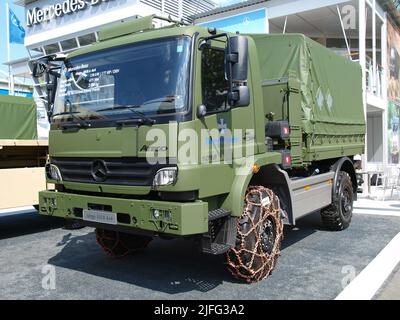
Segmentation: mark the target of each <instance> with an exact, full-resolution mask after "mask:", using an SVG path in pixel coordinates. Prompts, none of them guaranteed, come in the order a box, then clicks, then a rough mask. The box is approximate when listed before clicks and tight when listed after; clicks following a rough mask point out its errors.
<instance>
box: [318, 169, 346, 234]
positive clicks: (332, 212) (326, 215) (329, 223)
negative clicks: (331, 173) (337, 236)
mask: <svg viewBox="0 0 400 320" xmlns="http://www.w3.org/2000/svg"><path fill="white" fill-rule="evenodd" d="M353 196H354V191H353V184H352V182H351V178H350V176H349V174H348V173H347V172H344V171H340V172H339V176H338V180H337V186H336V191H335V194H334V196H333V201H332V204H331V205H330V206H329V207H327V208H325V209H322V210H321V218H322V222H323V223H324V225H325V227H326V228H328V229H329V230H332V231H341V230H344V229H347V228H348V227H349V225H350V222H351V218H352V216H353V199H354V197H353Z"/></svg>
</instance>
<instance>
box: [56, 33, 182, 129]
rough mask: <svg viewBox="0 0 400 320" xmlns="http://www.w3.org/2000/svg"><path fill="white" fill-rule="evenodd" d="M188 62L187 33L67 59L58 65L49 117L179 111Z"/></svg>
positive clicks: (69, 118)
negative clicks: (56, 81)
mask: <svg viewBox="0 0 400 320" xmlns="http://www.w3.org/2000/svg"><path fill="white" fill-rule="evenodd" d="M189 62H190V38H189V37H180V38H167V39H164V40H160V39H158V40H157V41H148V42H142V43H137V44H131V45H127V46H124V47H117V48H112V49H107V50H104V51H101V52H96V53H90V54H86V55H84V56H80V57H76V58H72V59H69V60H67V61H66V62H65V65H64V66H63V67H62V69H61V77H60V79H59V82H58V88H57V92H56V97H55V102H54V111H53V119H54V121H55V122H64V121H79V120H80V119H83V120H109V119H112V120H119V119H127V118H128V119H129V118H143V117H147V118H148V119H149V117H151V118H157V117H160V116H163V115H171V114H175V113H180V112H185V111H187V107H188V84H189ZM157 122H158V121H157Z"/></svg>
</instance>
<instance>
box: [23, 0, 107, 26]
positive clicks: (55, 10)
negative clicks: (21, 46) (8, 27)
mask: <svg viewBox="0 0 400 320" xmlns="http://www.w3.org/2000/svg"><path fill="white" fill-rule="evenodd" d="M109 1H113V0H86V1H84V0H64V1H63V2H56V3H54V4H50V5H47V6H45V7H43V8H38V7H34V8H31V9H28V10H26V26H27V27H31V26H32V25H35V24H40V23H42V22H45V21H49V20H51V19H56V18H60V17H62V16H64V15H67V14H73V13H75V12H78V11H81V10H85V9H86V8H88V7H90V6H97V5H101V4H103V3H104V2H109Z"/></svg>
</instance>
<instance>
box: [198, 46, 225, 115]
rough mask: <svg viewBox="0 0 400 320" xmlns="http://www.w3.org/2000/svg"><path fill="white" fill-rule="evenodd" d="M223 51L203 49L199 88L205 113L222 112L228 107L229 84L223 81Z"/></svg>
mask: <svg viewBox="0 0 400 320" xmlns="http://www.w3.org/2000/svg"><path fill="white" fill-rule="evenodd" d="M224 63H225V52H224V50H223V49H216V48H204V49H203V50H202V57H201V86H202V94H203V104H204V105H205V106H206V109H207V113H213V112H218V111H223V110H225V109H226V108H227V106H228V99H227V98H228V91H229V83H228V81H227V80H226V79H225V64H224Z"/></svg>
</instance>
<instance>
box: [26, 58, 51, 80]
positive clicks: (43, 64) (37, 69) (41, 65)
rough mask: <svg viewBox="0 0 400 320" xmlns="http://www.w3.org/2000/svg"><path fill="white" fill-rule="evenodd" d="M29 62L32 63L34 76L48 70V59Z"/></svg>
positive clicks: (37, 76) (36, 76) (39, 75)
mask: <svg viewBox="0 0 400 320" xmlns="http://www.w3.org/2000/svg"><path fill="white" fill-rule="evenodd" d="M29 63H30V65H31V70H32V76H33V77H34V78H39V77H41V76H42V75H43V74H44V73H45V72H46V71H47V67H48V61H47V59H39V60H31V61H30V62H29Z"/></svg>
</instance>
